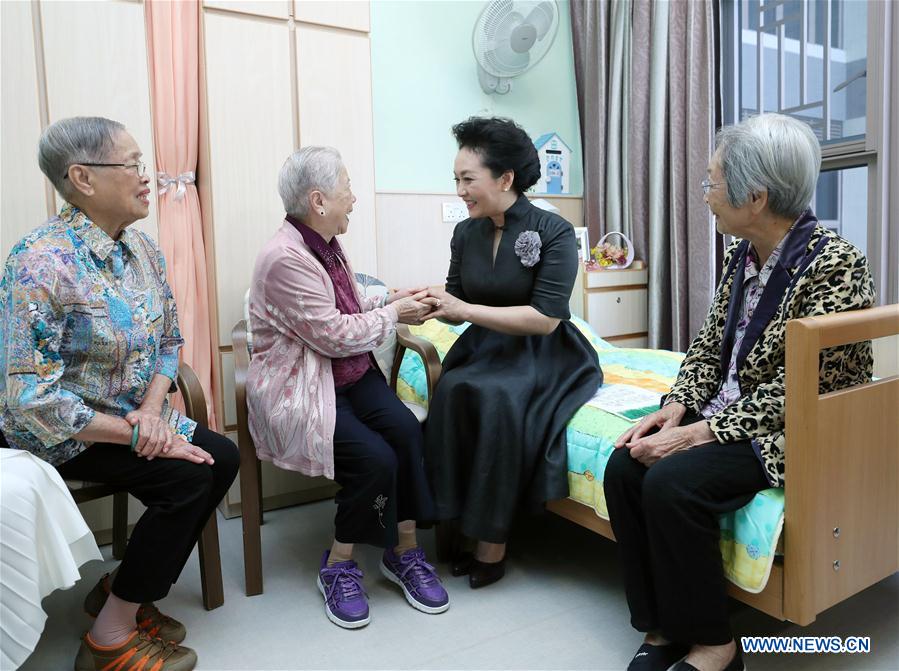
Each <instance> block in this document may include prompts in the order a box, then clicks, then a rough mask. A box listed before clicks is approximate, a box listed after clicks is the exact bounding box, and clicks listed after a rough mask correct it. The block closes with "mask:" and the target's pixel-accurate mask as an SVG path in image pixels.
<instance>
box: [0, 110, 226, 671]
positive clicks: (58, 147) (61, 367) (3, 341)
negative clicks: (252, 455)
mask: <svg viewBox="0 0 899 671" xmlns="http://www.w3.org/2000/svg"><path fill="white" fill-rule="evenodd" d="M38 160H39V162H40V167H41V170H42V171H43V172H44V174H45V175H46V176H47V178H48V179H49V180H50V181H51V182H52V183H53V186H54V187H55V188H56V190H57V191H58V192H59V194H60V195H61V196H62V198H63V200H64V201H65V203H64V205H63V207H62V209H61V211H60V213H59V215H58V216H56V217H53V218H52V219H51V220H50V221H48V222H47V223H46V224H44V225H43V226H41V227H39V228H37V229H35V230H34V231H32V232H31V233H30V234H29V235H27V236H26V237H25V238H24V239H23V240H21V241H20V242H19V243H18V244H17V245H15V247H13V249H12V251H11V252H10V255H9V258H8V259H7V261H6V267H5V270H4V273H3V279H2V282H0V321H2V326H0V444H4V445H3V446H4V447H5V446H6V444H8V445H9V446H10V447H13V448H18V449H22V450H28V451H29V452H31V453H32V454H35V455H36V456H38V457H40V458H42V459H44V460H46V461H48V462H49V463H51V464H53V465H54V466H55V467H56V468H57V469H58V470H59V472H60V473H61V474H62V476H63V477H64V478H68V479H74V480H88V481H91V482H100V483H109V484H113V485H115V486H117V487H120V488H122V489H125V490H127V491H128V492H129V493H131V494H132V495H134V496H135V497H136V498H137V499H138V500H140V501H141V502H142V503H143V504H144V505H145V506H147V510H146V512H145V513H144V514H143V516H142V517H141V518H140V520H139V521H138V523H137V525H136V526H135V528H134V531H133V533H132V536H131V540H130V542H129V543H128V547H127V550H126V552H125V558H124V560H123V561H122V563H121V564H120V565H119V567H118V569H117V571H116V573H115V575H114V576H113V577H112V578H110V577H109V576H103V578H102V579H101V580H100V583H99V584H98V585H97V586H96V587H95V588H94V589H93V591H92V592H91V593H90V594H89V595H88V597H87V600H86V601H85V610H87V611H88V613H89V614H92V615H95V616H96V617H97V619H96V621H95V623H94V626H93V627H92V629H91V630H90V632H88V633H87V634H86V635H85V637H84V639H83V641H82V644H81V649H80V650H79V652H78V656H77V658H76V661H75V669H76V671H80V670H82V669H84V670H87V669H90V671H94V670H95V669H100V668H111V667H113V666H115V668H120V666H121V667H122V668H124V665H125V664H126V661H127V660H128V659H130V658H131V657H134V660H138V659H141V658H146V659H147V661H146V662H145V665H146V667H147V668H150V667H151V666H152V667H153V668H154V669H159V670H160V671H162V670H163V669H164V670H165V671H189V670H190V669H193V668H194V665H195V664H196V658H197V657H196V654H195V653H194V651H193V650H191V649H190V648H186V647H182V646H179V645H176V643H180V642H181V641H182V640H183V639H184V637H185V635H186V631H185V629H184V626H183V625H181V624H180V623H179V622H177V621H176V620H173V619H171V618H169V617H167V616H165V615H162V614H161V613H159V611H158V610H157V609H156V607H155V606H154V605H153V602H154V601H157V600H159V599H161V598H163V597H164V596H165V595H166V594H167V593H168V591H169V588H170V587H171V585H172V583H173V582H174V581H175V580H176V579H177V577H178V575H179V573H180V572H181V569H182V567H183V566H184V563H185V561H186V560H187V557H188V556H189V555H190V552H191V549H192V548H193V546H194V544H195V543H196V540H197V537H198V536H199V533H200V531H201V529H202V528H203V525H204V524H205V523H206V520H207V519H208V518H209V516H210V515H211V514H212V513H213V512H214V510H215V506H216V505H217V504H218V502H219V501H220V500H221V499H222V496H224V493H225V491H226V490H227V489H228V487H229V486H230V484H231V482H232V481H233V480H234V476H235V475H236V473H237V466H238V453H237V449H236V447H235V446H234V444H233V443H232V442H231V441H229V440H228V439H226V438H224V437H222V436H220V435H218V434H216V433H213V432H212V431H209V430H207V429H205V428H204V427H201V426H197V425H196V423H195V422H193V421H192V420H190V419H188V418H187V417H184V416H183V415H181V414H180V413H179V412H178V411H177V410H175V409H174V408H172V407H170V406H169V405H168V402H167V400H166V395H167V394H168V393H169V392H170V391H172V390H173V388H174V380H175V377H176V375H177V370H178V351H179V349H180V348H181V345H182V343H183V340H182V338H181V334H180V332H179V330H178V320H177V315H176V311H175V300H174V298H173V296H172V292H171V289H170V288H169V285H168V283H167V282H166V278H165V262H164V260H163V258H162V254H161V253H160V251H159V249H158V248H157V247H156V244H155V243H154V242H153V240H151V239H150V237H149V236H147V235H146V234H145V233H143V232H141V231H138V230H136V229H133V228H129V226H130V225H131V224H133V223H134V222H135V221H137V220H138V219H143V218H145V217H146V216H147V215H148V214H149V206H150V189H149V186H148V184H149V177H148V176H147V168H146V166H145V165H144V163H143V162H142V161H141V151H140V149H139V148H138V146H137V143H136V142H135V141H134V138H132V137H131V135H129V134H128V133H127V132H126V131H125V128H124V126H123V125H122V124H120V123H118V122H115V121H110V120H109V119H103V118H99V117H76V118H72V119H63V120H61V121H57V122H56V123H54V124H52V125H51V126H49V127H48V128H47V130H46V131H45V132H44V134H43V135H42V136H41V139H40V145H39V150H38ZM172 641H174V642H175V643H171V642H172Z"/></svg>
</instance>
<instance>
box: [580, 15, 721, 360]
mask: <svg viewBox="0 0 899 671" xmlns="http://www.w3.org/2000/svg"><path fill="white" fill-rule="evenodd" d="M715 11H716V3H714V2H701V1H689V2H688V1H681V2H668V1H666V0H617V1H613V2H609V1H608V0H598V1H592V0H572V2H571V24H572V37H573V45H574V63H575V79H576V82H577V87H578V108H579V111H580V119H581V136H582V139H583V145H584V151H583V155H584V216H585V220H586V222H587V226H588V227H589V228H590V231H591V241H593V240H596V239H597V238H598V237H599V235H601V234H603V233H605V232H607V231H610V230H619V231H623V232H624V233H625V234H626V235H628V236H629V237H630V238H631V239H632V240H633V242H634V247H635V252H636V255H637V257H638V258H643V259H645V260H646V261H647V263H648V264H649V344H650V347H665V348H672V349H678V350H685V349H686V348H687V347H688V346H689V344H690V341H691V339H692V338H693V337H694V336H695V335H696V333H697V332H698V330H699V327H700V325H701V324H702V321H703V319H704V318H705V315H706V312H707V311H708V306H709V304H710V302H711V299H712V294H713V292H714V278H715V269H714V265H715V261H714V248H715V233H714V229H713V227H712V222H711V218H710V217H709V214H708V210H707V208H706V207H705V204H704V202H703V199H702V191H701V189H700V187H699V183H700V182H701V181H702V179H703V177H704V176H705V171H706V167H707V164H708V159H709V156H711V153H712V151H713V147H714V130H715V119H716V118H717V97H716V95H715V91H716V79H715V77H716V75H715V72H716V68H715V59H716V52H715V49H716V46H715V44H716V41H715V34H716V19H715Z"/></svg>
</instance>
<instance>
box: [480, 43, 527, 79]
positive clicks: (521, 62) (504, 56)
mask: <svg viewBox="0 0 899 671" xmlns="http://www.w3.org/2000/svg"><path fill="white" fill-rule="evenodd" d="M484 58H485V59H486V60H487V63H489V64H490V66H491V67H493V68H496V69H498V70H499V71H500V72H508V73H510V74H517V73H518V72H520V71H523V70H524V69H525V68H527V66H528V64H529V63H530V62H531V57H530V56H529V55H528V52H526V51H525V52H523V53H517V52H516V51H514V50H513V49H512V47H511V46H510V45H509V42H508V41H505V42H501V43H499V44H497V45H496V47H495V48H493V49H488V50H487V51H486V52H485V53H484ZM488 69H489V68H488Z"/></svg>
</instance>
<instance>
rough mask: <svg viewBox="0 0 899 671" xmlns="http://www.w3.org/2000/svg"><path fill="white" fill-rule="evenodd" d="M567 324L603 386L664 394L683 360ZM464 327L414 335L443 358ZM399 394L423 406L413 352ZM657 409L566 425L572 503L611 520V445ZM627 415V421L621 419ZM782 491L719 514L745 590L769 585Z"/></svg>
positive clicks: (731, 573) (733, 569)
mask: <svg viewBox="0 0 899 671" xmlns="http://www.w3.org/2000/svg"><path fill="white" fill-rule="evenodd" d="M571 321H572V323H573V324H574V325H575V326H577V328H578V329H579V330H580V331H581V332H582V333H583V334H584V336H585V337H586V338H587V339H588V340H589V341H590V342H591V344H592V345H593V347H594V348H595V349H596V352H597V355H598V356H599V363H600V365H601V366H602V370H603V374H604V382H603V385H604V386H605V385H624V386H625V387H631V388H636V389H638V390H645V391H651V392H653V393H655V392H657V393H658V395H659V396H661V395H662V394H664V393H666V392H667V391H668V389H669V388H670V386H671V383H672V382H673V381H674V378H675V377H676V376H677V371H678V368H679V366H680V363H681V360H682V359H683V356H684V355H683V354H679V353H677V352H668V351H666V350H647V349H625V348H619V347H615V346H614V345H611V344H609V343H607V342H606V341H605V340H603V339H602V338H600V337H599V336H597V335H596V334H595V333H594V332H593V330H592V329H591V328H590V326H589V325H588V324H587V323H586V322H584V321H583V320H581V319H578V318H577V317H572V319H571ZM467 326H468V324H461V325H459V326H449V325H446V324H442V323H440V322H437V321H436V320H432V321H429V322H426V323H425V324H424V325H422V326H417V327H416V326H413V327H411V331H412V332H413V333H414V334H415V335H417V336H420V337H423V338H426V339H427V340H430V341H431V342H432V343H433V344H434V347H435V348H436V349H437V353H438V354H439V355H440V360H441V361H442V360H443V357H444V356H445V355H446V353H447V352H448V351H449V349H450V348H451V347H452V346H453V343H454V342H455V341H456V339H457V338H458V337H459V335H460V334H461V333H462V332H463V331H464V330H465V329H466V328H467ZM397 393H398V394H399V396H400V398H402V399H403V400H408V401H414V402H416V403H419V404H420V405H423V406H425V407H426V406H427V383H426V377H425V371H424V365H423V363H422V361H421V358H420V357H419V356H418V355H417V354H415V353H414V352H411V351H407V352H406V355H405V357H404V358H403V363H402V365H401V367H400V374H399V379H398V389H397ZM654 409H655V408H654V407H646V408H641V409H640V410H638V411H634V412H627V413H621V414H613V413H611V412H608V411H606V410H602V409H600V408H598V407H595V406H594V405H591V404H587V405H584V406H583V407H582V408H581V409H580V410H579V411H578V412H577V413H576V414H575V415H574V417H573V418H572V419H571V422H569V424H568V436H567V437H568V484H569V488H570V497H571V498H572V499H574V500H576V501H579V502H580V503H583V504H585V505H587V506H590V507H591V508H593V510H594V511H596V514H597V515H598V516H600V517H602V518H604V519H608V518H609V513H608V510H607V508H606V500H605V496H604V495H603V489H602V479H603V473H604V472H605V468H606V463H607V462H608V460H609V456H610V455H611V453H612V449H613V444H614V442H615V439H616V438H617V437H618V436H620V435H621V434H622V433H623V432H624V431H626V430H627V428H628V427H630V426H631V425H632V424H633V422H634V421H636V420H637V419H638V418H639V417H640V416H642V415H644V414H648V413H649V412H652V410H654ZM626 417H628V418H629V419H628V418H626ZM783 510H784V497H783V490H782V489H766V490H764V491H762V492H759V493H758V494H756V496H755V497H754V498H753V499H752V501H750V502H749V503H748V504H747V505H746V506H744V507H743V508H741V509H740V510H737V511H736V512H733V513H729V514H727V515H722V516H721V518H720V523H721V555H722V557H723V559H724V573H725V576H726V577H727V578H728V580H730V581H731V582H732V583H734V584H735V585H737V586H738V587H740V588H742V589H744V590H746V591H748V592H753V593H756V592H760V591H762V590H763V589H764V588H765V585H766V584H767V582H768V576H769V574H770V572H771V566H772V564H773V562H774V556H775V551H776V548H777V542H778V539H779V537H780V532H781V530H782V528H783V519H784V516H783Z"/></svg>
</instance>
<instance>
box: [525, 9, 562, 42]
mask: <svg viewBox="0 0 899 671" xmlns="http://www.w3.org/2000/svg"><path fill="white" fill-rule="evenodd" d="M555 11H556V8H555V7H554V6H553V3H551V2H541V3H540V4H539V5H537V6H536V7H534V9H532V10H531V13H530V14H528V15H527V18H526V19H525V20H524V22H525V23H530V24H531V25H532V26H534V28H536V29H537V39H538V40H539V39H542V38H543V36H544V35H546V33H547V31H548V30H549V28H550V26H552V24H553V16H554V15H555Z"/></svg>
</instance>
